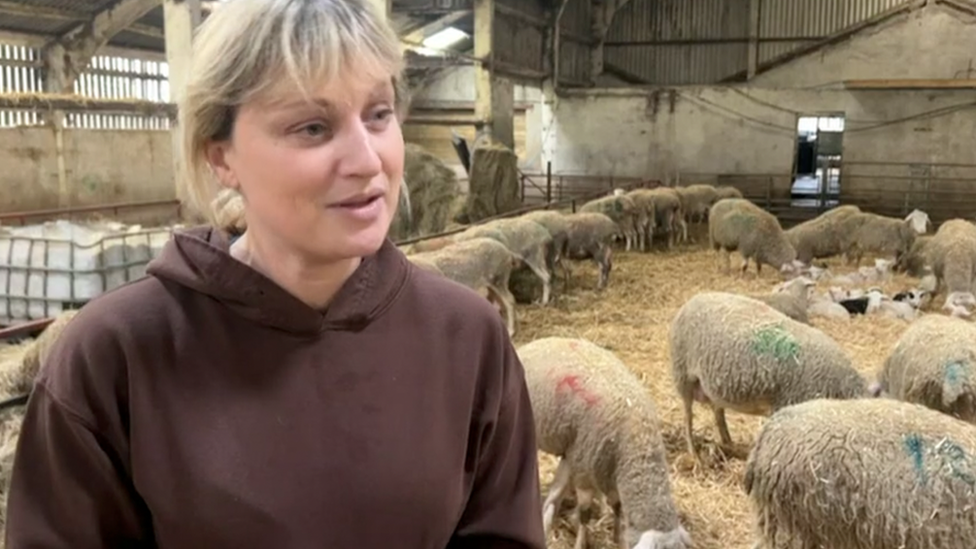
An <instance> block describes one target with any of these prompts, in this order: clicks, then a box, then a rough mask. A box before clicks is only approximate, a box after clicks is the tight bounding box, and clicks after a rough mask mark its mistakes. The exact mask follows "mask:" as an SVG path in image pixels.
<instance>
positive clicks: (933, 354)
mask: <svg viewBox="0 0 976 549" xmlns="http://www.w3.org/2000/svg"><path fill="white" fill-rule="evenodd" d="M974 374H976V326H973V325H972V324H970V323H969V322H967V321H965V320H961V319H958V318H951V317H947V316H943V315H926V316H924V317H922V318H920V319H918V320H917V321H915V322H912V323H911V325H909V326H908V329H906V330H905V331H904V332H903V333H902V334H901V337H899V338H898V341H897V342H896V343H895V345H894V347H893V348H892V350H891V353H890V354H889V355H888V357H887V358H886V359H885V362H884V365H883V366H882V367H881V369H880V371H879V372H878V376H877V381H875V382H874V383H872V384H871V387H870V391H871V394H872V395H874V396H881V395H882V394H886V395H888V396H890V397H892V398H895V399H898V400H903V401H905V402H914V403H915V404H921V405H923V406H927V407H929V408H931V409H933V410H937V411H939V412H942V413H945V414H949V415H951V416H953V417H955V418H958V419H961V420H963V421H966V422H969V423H976V376H974Z"/></svg>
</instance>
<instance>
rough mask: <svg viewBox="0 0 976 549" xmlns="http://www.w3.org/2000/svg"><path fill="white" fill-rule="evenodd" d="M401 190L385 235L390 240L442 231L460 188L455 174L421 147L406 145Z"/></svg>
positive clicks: (448, 219)
mask: <svg viewBox="0 0 976 549" xmlns="http://www.w3.org/2000/svg"><path fill="white" fill-rule="evenodd" d="M403 172H404V173H403V178H404V187H405V188H403V189H401V191H400V193H401V200H400V203H399V205H398V207H397V211H396V214H395V215H394V216H393V222H392V223H391V224H390V232H389V236H390V238H391V239H392V240H394V241H399V240H404V239H407V238H413V237H417V236H422V235H428V234H437V233H440V232H443V231H445V230H446V227H447V224H448V223H449V222H451V221H452V220H453V218H454V216H456V215H458V212H457V211H456V208H457V201H458V200H459V197H461V196H462V194H461V186H460V184H459V183H458V180H457V174H455V173H454V170H452V169H451V168H449V167H448V166H447V165H446V164H444V162H442V161H441V160H440V159H439V158H437V157H436V156H434V155H432V154H430V153H429V152H427V151H426V150H424V148H423V147H421V146H419V145H415V144H413V143H407V144H406V145H405V150H404V170H403Z"/></svg>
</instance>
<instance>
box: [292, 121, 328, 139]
mask: <svg viewBox="0 0 976 549" xmlns="http://www.w3.org/2000/svg"><path fill="white" fill-rule="evenodd" d="M298 131H299V133H303V134H305V135H308V136H310V137H319V136H322V135H325V134H327V133H328V131H329V128H328V127H327V126H326V125H325V124H321V123H318V122H315V123H312V124H306V125H304V126H302V127H301V128H299V129H298Z"/></svg>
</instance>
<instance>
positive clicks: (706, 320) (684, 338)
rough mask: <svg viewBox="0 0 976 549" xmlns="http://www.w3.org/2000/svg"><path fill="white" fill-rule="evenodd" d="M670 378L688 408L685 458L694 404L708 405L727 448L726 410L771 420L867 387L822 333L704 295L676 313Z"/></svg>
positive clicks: (725, 296)
mask: <svg viewBox="0 0 976 549" xmlns="http://www.w3.org/2000/svg"><path fill="white" fill-rule="evenodd" d="M669 345H670V349H671V375H672V379H673V382H674V384H675V387H676V388H677V392H678V394H679V395H680V396H681V399H682V401H683V402H684V411H685V438H686V443H687V445H688V451H689V453H690V454H691V455H692V456H695V457H696V458H697V452H696V451H695V446H694V443H693V441H692V421H693V418H692V404H693V402H694V401H698V402H700V403H703V404H708V405H709V406H710V407H711V408H712V411H713V413H714V415H715V424H716V426H717V427H718V432H719V435H720V437H721V440H722V444H723V445H724V446H725V447H729V446H731V445H732V438H731V436H730V435H729V429H728V426H727V425H726V423H725V409H726V408H730V409H732V410H735V411H738V412H740V413H744V414H750V415H768V414H769V413H770V412H774V411H776V410H778V409H779V408H782V407H784V406H788V405H790V404H795V403H797V402H803V401H805V400H810V399H814V398H820V397H828V398H856V397H860V396H865V395H866V394H867V387H866V382H865V380H864V378H862V377H861V376H860V375H859V374H858V373H857V371H856V370H854V367H853V366H852V364H851V359H850V358H849V357H848V355H847V353H846V352H845V351H844V349H843V348H842V347H841V346H840V345H838V344H837V343H836V342H835V341H834V340H833V339H831V338H830V337H829V336H827V335H826V334H824V333H823V332H821V331H820V330H818V329H816V328H814V327H812V326H808V325H806V324H803V323H801V322H796V321H795V320H792V319H790V318H789V317H787V316H786V315H784V314H783V313H781V312H779V311H777V310H775V309H773V308H772V307H770V306H769V305H767V304H765V303H763V302H761V301H757V300H755V299H752V298H750V297H746V296H742V295H736V294H731V293H724V292H702V293H699V294H697V295H695V296H694V297H692V298H691V299H689V300H688V301H687V302H686V303H685V304H684V305H682V307H681V308H680V309H679V310H678V312H677V314H676V315H675V317H674V320H672V322H671V328H670V332H669Z"/></svg>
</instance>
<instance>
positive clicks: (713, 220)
mask: <svg viewBox="0 0 976 549" xmlns="http://www.w3.org/2000/svg"><path fill="white" fill-rule="evenodd" d="M708 236H709V240H710V242H711V247H712V248H713V249H715V250H716V251H718V250H721V251H723V252H724V253H725V272H726V273H729V272H731V270H732V265H731V254H732V252H734V251H738V252H739V253H740V254H741V255H742V258H743V262H742V273H743V274H745V272H746V270H747V269H748V268H749V260H750V259H752V260H753V261H754V262H755V263H756V274H757V275H758V274H759V273H760V272H761V270H762V265H763V264H764V263H765V264H766V265H770V266H772V267H774V268H776V269H779V270H780V272H781V273H782V274H796V273H797V272H798V271H799V269H800V268H801V267H803V264H802V263H800V262H799V261H797V260H796V251H795V250H794V249H793V246H791V245H790V243H789V240H787V238H786V235H785V234H784V233H783V228H782V227H781V226H780V224H779V220H777V219H776V217H775V216H774V215H773V214H771V213H769V212H767V211H765V210H763V209H761V208H759V206H756V205H755V204H753V203H752V202H749V201H748V200H745V199H742V198H723V199H722V200H719V201H718V202H716V203H715V205H714V206H712V209H711V212H710V213H709V215H708Z"/></svg>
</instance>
